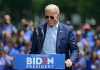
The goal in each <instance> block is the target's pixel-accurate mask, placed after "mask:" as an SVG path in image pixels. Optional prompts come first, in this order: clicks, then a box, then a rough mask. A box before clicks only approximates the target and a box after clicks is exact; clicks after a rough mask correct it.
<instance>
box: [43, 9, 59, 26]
mask: <svg viewBox="0 0 100 70" xmlns="http://www.w3.org/2000/svg"><path fill="white" fill-rule="evenodd" d="M45 19H46V22H47V23H48V24H49V25H50V26H51V27H53V26H55V25H56V23H57V22H58V15H57V13H56V12H55V10H46V11H45Z"/></svg>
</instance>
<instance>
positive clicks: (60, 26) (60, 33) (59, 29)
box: [56, 23, 63, 51]
mask: <svg viewBox="0 0 100 70" xmlns="http://www.w3.org/2000/svg"><path fill="white" fill-rule="evenodd" d="M62 33H63V30H62V24H61V23H59V25H58V30H57V40H56V48H58V47H59V45H60V41H61V38H62ZM56 51H57V50H56Z"/></svg>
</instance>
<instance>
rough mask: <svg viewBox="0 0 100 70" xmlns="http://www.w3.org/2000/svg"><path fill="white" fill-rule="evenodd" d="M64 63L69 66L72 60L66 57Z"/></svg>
mask: <svg viewBox="0 0 100 70" xmlns="http://www.w3.org/2000/svg"><path fill="white" fill-rule="evenodd" d="M65 64H66V67H71V66H72V64H73V63H72V61H71V60H70V59H67V60H66V61H65Z"/></svg>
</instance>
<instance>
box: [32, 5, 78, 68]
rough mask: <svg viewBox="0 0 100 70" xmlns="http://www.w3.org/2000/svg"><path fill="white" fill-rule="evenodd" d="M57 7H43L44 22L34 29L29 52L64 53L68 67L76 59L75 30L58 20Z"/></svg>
mask: <svg viewBox="0 0 100 70" xmlns="http://www.w3.org/2000/svg"><path fill="white" fill-rule="evenodd" d="M59 13H60V11H59V8H58V6H57V5H54V4H50V5H47V6H46V7H45V19H46V22H47V23H45V24H44V25H43V26H39V27H37V28H36V29H35V31H34V34H33V38H32V40H33V41H32V48H31V50H30V54H65V55H66V56H65V57H66V61H65V64H66V66H67V67H68V68H69V67H71V66H72V64H74V63H76V62H77V61H78V53H79V50H78V47H77V45H76V38H75V32H74V31H73V30H72V29H71V28H69V27H68V26H67V25H64V24H62V23H61V22H59Z"/></svg>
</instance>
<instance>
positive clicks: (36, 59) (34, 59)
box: [13, 54, 65, 69]
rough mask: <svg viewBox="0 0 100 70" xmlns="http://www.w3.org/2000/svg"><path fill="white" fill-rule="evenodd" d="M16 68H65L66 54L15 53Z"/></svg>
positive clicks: (14, 63)
mask: <svg viewBox="0 0 100 70" xmlns="http://www.w3.org/2000/svg"><path fill="white" fill-rule="evenodd" d="M13 67H14V69H65V55H64V54H24V55H15V56H14V62H13Z"/></svg>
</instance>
